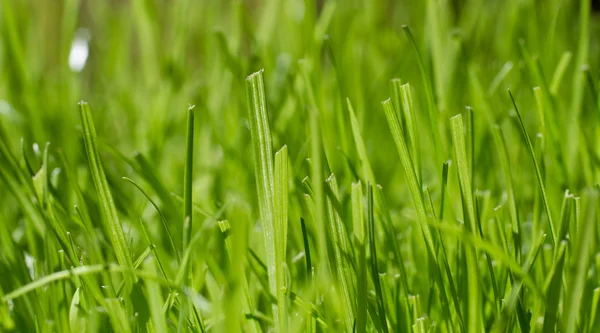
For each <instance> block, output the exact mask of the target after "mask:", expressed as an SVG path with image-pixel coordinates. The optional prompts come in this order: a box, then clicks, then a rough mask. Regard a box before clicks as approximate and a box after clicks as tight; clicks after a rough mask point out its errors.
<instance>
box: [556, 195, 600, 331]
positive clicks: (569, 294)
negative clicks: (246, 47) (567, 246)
mask: <svg viewBox="0 0 600 333" xmlns="http://www.w3.org/2000/svg"><path fill="white" fill-rule="evenodd" d="M597 190H598V186H596V189H595V191H594V192H592V193H590V195H589V198H588V200H589V201H590V202H588V205H587V212H586V214H585V217H584V219H583V221H582V223H581V225H578V226H577V228H578V231H577V235H576V236H574V240H573V243H572V244H573V247H574V250H573V251H572V254H571V258H570V260H569V263H568V271H569V273H570V276H571V278H570V279H568V281H570V282H568V283H567V284H566V286H567V288H566V292H565V295H566V300H565V301H564V310H563V319H562V322H563V326H564V330H565V332H566V333H574V332H577V320H578V318H584V316H583V314H581V311H580V310H581V308H582V305H583V303H584V302H585V300H584V299H583V296H584V290H585V289H586V286H585V283H586V279H587V274H588V273H587V272H588V267H589V264H590V257H591V254H592V253H591V252H592V250H593V248H594V246H595V244H594V243H595V238H594V235H593V232H590V231H591V230H593V229H594V226H595V225H596V222H597V203H598V193H597ZM581 326H582V325H581V323H580V327H581Z"/></svg>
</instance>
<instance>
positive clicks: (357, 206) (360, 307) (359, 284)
mask: <svg viewBox="0 0 600 333" xmlns="http://www.w3.org/2000/svg"><path fill="white" fill-rule="evenodd" d="M364 216H365V213H364V208H363V192H362V184H361V183H360V181H359V182H358V183H354V184H352V222H353V223H352V224H353V227H354V228H353V229H354V240H355V244H356V245H355V246H356V250H357V251H356V252H357V253H356V256H357V271H356V325H355V329H356V332H357V333H365V332H366V330H367V287H368V286H367V267H366V260H367V259H366V255H367V252H366V245H365V235H366V234H367V232H366V224H365V219H364ZM402 278H403V279H404V278H405V276H402Z"/></svg>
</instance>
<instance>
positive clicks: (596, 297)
mask: <svg viewBox="0 0 600 333" xmlns="http://www.w3.org/2000/svg"><path fill="white" fill-rule="evenodd" d="M599 301H600V288H596V289H594V294H593V296H592V305H591V306H590V314H589V318H590V319H589V324H588V330H587V331H588V332H593V328H594V326H595V325H594V324H595V323H596V314H597V313H598V303H599Z"/></svg>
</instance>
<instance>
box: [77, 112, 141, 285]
mask: <svg viewBox="0 0 600 333" xmlns="http://www.w3.org/2000/svg"><path fill="white" fill-rule="evenodd" d="M79 111H80V116H81V123H82V127H83V139H84V142H85V150H86V154H87V158H88V163H89V168H90V173H91V175H92V180H93V181H94V186H95V187H96V191H97V192H98V199H99V200H100V205H101V211H102V215H103V218H104V223H105V225H106V229H107V231H108V234H109V238H110V242H111V244H112V246H113V250H114V252H115V255H116V257H117V261H118V262H119V264H120V265H122V266H123V267H125V268H127V269H128V270H130V271H133V261H132V259H131V255H130V253H129V249H128V247H127V242H126V241H125V234H124V233H123V227H122V226H121V222H120V221H119V216H118V214H117V208H116V207H115V203H114V200H113V197H112V195H111V193H110V189H109V187H108V182H107V181H106V176H105V174H104V169H103V168H102V162H101V160H100V153H99V152H98V147H97V143H96V140H97V139H96V128H95V127H94V123H93V120H92V111H91V109H90V107H89V105H88V103H86V102H83V101H81V102H80V103H79ZM125 277H126V279H127V280H129V282H134V281H137V278H136V277H135V275H133V274H131V273H127V274H125Z"/></svg>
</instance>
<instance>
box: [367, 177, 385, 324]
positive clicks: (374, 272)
mask: <svg viewBox="0 0 600 333" xmlns="http://www.w3.org/2000/svg"><path fill="white" fill-rule="evenodd" d="M373 208H374V207H373V186H371V184H370V183H367V228H368V234H369V249H370V252H371V279H372V280H373V285H374V286H375V295H376V298H377V311H378V315H379V319H380V321H381V329H382V331H383V332H384V333H388V332H389V330H388V325H387V319H386V315H385V305H384V300H383V294H382V291H381V283H380V282H379V269H378V268H377V248H376V244H377V243H376V241H375V215H374V213H373Z"/></svg>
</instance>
